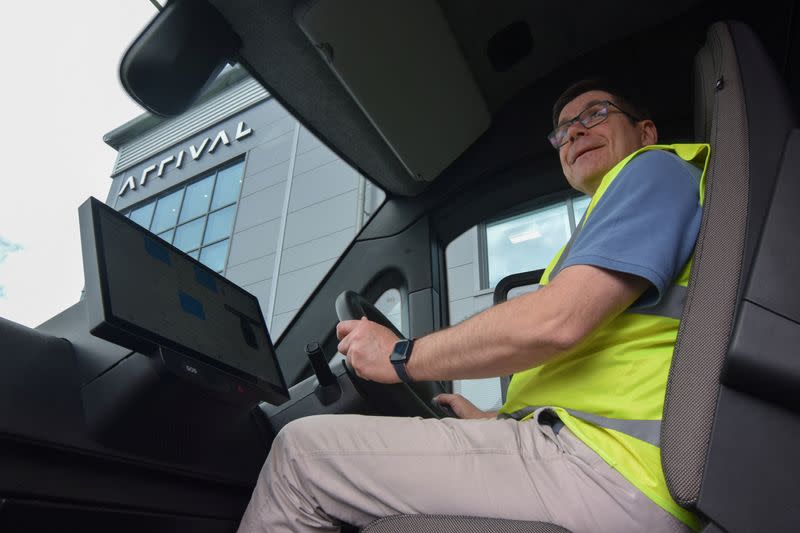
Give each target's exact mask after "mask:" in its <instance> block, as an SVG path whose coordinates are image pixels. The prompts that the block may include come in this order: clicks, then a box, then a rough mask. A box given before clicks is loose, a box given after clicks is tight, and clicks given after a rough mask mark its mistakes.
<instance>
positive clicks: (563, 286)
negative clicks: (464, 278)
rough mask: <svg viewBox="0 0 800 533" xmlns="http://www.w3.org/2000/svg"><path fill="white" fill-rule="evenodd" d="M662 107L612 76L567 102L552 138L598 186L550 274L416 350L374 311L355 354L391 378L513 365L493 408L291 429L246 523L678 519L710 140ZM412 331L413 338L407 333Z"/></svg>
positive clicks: (313, 527)
mask: <svg viewBox="0 0 800 533" xmlns="http://www.w3.org/2000/svg"><path fill="white" fill-rule="evenodd" d="M647 116H648V115H647V112H646V110H644V109H643V108H641V107H639V106H637V105H636V103H635V102H632V101H630V99H628V98H624V97H623V95H622V92H621V91H619V90H617V89H614V88H613V87H611V86H610V85H608V84H606V83H604V82H599V81H591V80H590V81H584V82H579V83H578V84H575V85H573V86H572V87H570V88H569V89H567V91H565V93H564V94H563V95H562V96H561V97H560V98H559V100H558V101H557V102H556V104H555V106H554V112H553V121H554V126H555V129H554V130H553V132H552V133H551V134H550V135H549V137H548V138H549V140H550V141H551V143H552V144H553V147H554V148H556V149H557V150H558V152H559V158H560V161H561V166H562V169H563V172H564V175H565V177H566V179H567V181H568V182H569V184H570V185H571V186H572V187H573V188H575V189H577V190H579V191H581V192H583V193H585V194H588V195H590V196H592V201H591V203H590V205H589V208H588V210H587V212H586V215H585V216H584V219H583V221H582V222H581V225H580V227H579V229H578V230H577V231H576V233H575V234H574V235H573V238H572V239H571V241H570V243H569V244H568V245H567V246H566V248H565V249H564V250H562V252H561V253H560V254H559V256H558V257H556V258H555V259H554V261H553V263H551V265H550V266H549V267H548V269H547V271H546V272H545V275H544V277H543V279H542V285H543V286H542V287H541V288H540V289H539V290H538V291H536V292H533V293H529V294H526V295H523V296H520V297H518V298H515V299H513V300H511V301H508V302H506V303H503V304H501V305H497V306H495V307H492V308H490V309H487V310H486V311H484V312H482V313H480V314H478V315H475V316H474V317H472V318H470V319H468V320H466V321H464V322H462V323H461V324H458V325H456V326H453V327H451V328H449V329H446V330H443V331H439V332H436V333H433V334H430V335H427V336H425V337H422V338H420V339H417V340H416V341H415V342H414V343H413V344H412V351H411V355H410V356H409V357H408V359H407V362H406V364H405V365H403V366H402V367H401V368H396V366H398V365H393V364H392V362H391V361H390V354H391V353H392V352H393V350H395V349H398V350H399V349H400V348H403V347H407V344H408V343H407V342H405V343H403V342H401V343H398V339H397V338H396V337H395V336H394V335H393V334H392V333H391V332H390V331H388V330H387V329H386V328H383V327H382V326H380V325H378V324H375V323H373V322H370V321H368V320H366V319H362V320H352V321H345V322H341V323H339V325H338V326H337V335H338V338H339V339H340V341H341V342H340V344H339V351H340V352H341V353H343V354H345V355H346V357H347V358H348V360H349V362H350V364H351V365H352V367H353V368H354V369H355V371H356V372H357V373H358V374H359V375H360V376H361V377H363V378H365V379H369V380H372V381H377V382H381V383H397V382H399V381H400V380H401V378H403V379H410V380H418V381H430V380H454V379H469V378H485V377H493V376H501V375H507V374H514V378H513V379H512V381H511V385H510V387H509V390H508V399H507V401H506V403H505V405H504V406H503V408H502V409H501V410H500V414H499V416H495V415H496V413H484V412H482V411H480V410H479V409H477V408H476V407H475V406H474V405H472V404H471V403H470V402H469V401H468V400H466V399H465V398H463V397H461V396H459V395H450V394H445V395H440V396H439V398H438V401H439V402H440V403H443V404H447V405H449V406H450V407H451V408H452V409H453V411H454V412H455V413H456V414H457V415H458V416H459V417H460V418H459V419H455V418H445V419H441V420H436V419H421V418H390V417H364V416H357V415H335V416H315V417H309V418H304V419H300V420H296V421H294V422H292V423H290V424H289V425H287V426H286V427H285V428H284V429H283V430H282V431H281V432H280V433H279V435H278V436H277V438H276V440H275V442H274V444H273V447H272V450H271V453H270V456H269V458H268V459H267V461H266V463H265V465H264V468H263V470H262V472H261V476H260V478H259V481H258V485H257V487H256V489H255V491H254V493H253V498H252V500H251V502H250V505H249V507H248V509H247V512H246V513H245V516H244V518H243V520H242V525H241V529H240V531H269V532H283V531H338V530H339V526H338V525H337V524H340V523H342V522H344V523H349V524H354V525H358V526H362V525H365V524H367V523H369V522H371V521H372V520H374V519H376V518H379V517H383V516H389V515H395V514H447V515H468V516H484V517H498V518H509V519H518V520H536V521H545V522H552V523H555V524H559V525H562V526H564V527H566V528H567V529H569V530H571V531H573V532H581V531H679V530H684V529H686V526H687V525H689V526H691V527H694V528H696V527H697V522H696V518H695V517H694V516H693V515H691V514H690V513H688V512H687V511H685V510H683V509H681V508H680V507H679V506H678V505H677V504H675V502H674V501H672V499H671V498H670V496H669V494H668V491H667V488H666V484H665V482H664V480H663V474H662V471H661V463H660V456H659V449H658V445H659V443H658V429H659V427H660V418H661V412H662V410H663V402H664V392H665V387H666V379H667V374H668V371H669V366H670V361H671V357H672V348H673V347H674V343H675V337H676V334H677V327H678V320H679V316H680V308H681V306H682V300H681V296H682V294H683V292H685V287H686V284H687V282H688V273H689V267H690V261H691V255H692V250H693V247H694V242H695V239H696V237H697V233H698V230H699V225H700V216H701V206H700V204H701V190H702V187H701V182H702V177H703V174H704V168H705V166H706V162H707V158H708V152H709V151H708V147H707V145H675V146H662V147H659V148H658V149H655V148H656V147H655V143H656V142H657V139H658V135H657V131H656V127H655V124H654V123H653V122H652V120H650V119H648V118H647ZM396 344H399V345H400V346H399V347H397V348H396Z"/></svg>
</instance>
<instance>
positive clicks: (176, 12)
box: [119, 0, 242, 116]
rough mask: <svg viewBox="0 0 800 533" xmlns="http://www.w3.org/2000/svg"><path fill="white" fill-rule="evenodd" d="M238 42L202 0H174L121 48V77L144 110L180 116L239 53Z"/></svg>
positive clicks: (216, 14) (226, 24)
mask: <svg viewBox="0 0 800 533" xmlns="http://www.w3.org/2000/svg"><path fill="white" fill-rule="evenodd" d="M241 46H242V42H241V39H240V38H239V36H238V35H236V33H234V31H233V30H232V29H231V27H230V25H228V22H227V21H226V20H225V19H224V18H223V17H222V15H221V14H220V13H219V11H217V10H216V9H215V8H214V7H213V6H212V5H210V4H209V3H208V2H207V1H206V0H174V1H172V2H169V3H168V4H167V5H166V7H165V8H164V9H163V10H162V11H161V12H160V13H159V14H158V15H156V17H155V18H154V19H153V20H152V21H151V22H150V24H148V25H147V27H146V28H145V29H144V31H142V33H141V34H140V35H139V37H137V38H136V40H135V41H133V44H131V46H130V47H129V48H128V50H127V51H126V52H125V55H124V57H123V58H122V62H121V64H120V69H119V77H120V81H121V82H122V86H123V87H124V88H125V90H126V91H127V92H128V94H129V95H131V97H132V98H133V99H134V100H136V101H137V102H138V103H139V104H140V105H141V106H142V107H144V108H145V109H147V110H148V111H150V112H152V113H155V114H156V115H161V116H175V115H179V114H180V113H182V112H184V111H186V110H187V109H188V108H189V107H190V106H191V105H192V103H193V102H194V101H195V100H196V99H197V97H199V96H200V94H201V93H202V92H203V89H204V88H205V87H206V86H207V85H208V84H209V83H210V82H211V81H213V80H214V79H215V78H216V77H217V75H218V74H219V73H220V71H221V70H222V69H223V68H224V67H225V65H226V64H227V63H228V62H229V61H230V60H232V59H235V58H236V57H237V54H238V51H239V49H240V48H241Z"/></svg>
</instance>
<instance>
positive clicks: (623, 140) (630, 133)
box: [558, 91, 657, 196]
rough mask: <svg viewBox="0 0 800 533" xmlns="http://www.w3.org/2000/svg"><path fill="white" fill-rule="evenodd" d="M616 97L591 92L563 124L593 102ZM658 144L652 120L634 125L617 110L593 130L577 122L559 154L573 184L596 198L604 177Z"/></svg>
mask: <svg viewBox="0 0 800 533" xmlns="http://www.w3.org/2000/svg"><path fill="white" fill-rule="evenodd" d="M601 100H609V101H611V102H614V101H615V100H614V97H613V96H611V95H610V94H609V93H607V92H605V91H589V92H585V93H583V94H581V95H580V96H578V97H576V98H575V99H573V100H572V101H570V102H569V103H568V104H567V105H566V106H564V109H562V110H561V114H560V115H559V117H558V123H559V124H562V123H564V122H566V121H568V120H571V119H572V118H573V117H575V116H576V115H578V113H580V112H581V111H583V110H584V109H586V107H587V106H589V105H590V104H592V103H593V102H597V101H601ZM656 141H657V135H656V131H655V125H654V124H653V122H652V121H650V120H644V121H641V122H637V123H636V124H632V123H631V121H630V119H629V118H628V117H627V116H626V115H625V114H624V113H621V112H620V111H619V110H617V109H616V108H614V107H609V113H608V118H607V119H606V120H605V122H602V123H600V124H598V125H596V126H594V127H593V128H592V129H587V128H586V127H584V125H583V124H581V123H580V122H578V121H576V122H575V123H573V124H572V125H570V127H569V130H568V132H567V144H565V145H564V146H562V147H561V148H560V149H559V151H558V155H559V159H560V160H561V169H562V170H563V171H564V176H566V178H567V181H568V182H569V184H570V185H571V186H572V187H573V188H574V189H577V190H579V191H581V192H583V193H584V194H588V195H589V196H591V195H593V194H594V193H595V191H596V190H597V188H598V187H599V186H600V181H601V180H602V179H603V176H604V175H605V174H606V173H607V172H608V171H609V170H611V169H612V168H613V167H614V165H616V164H617V163H619V162H620V161H621V160H622V159H624V158H625V156H627V155H629V154H630V153H632V152H633V151H635V150H637V149H639V148H641V147H642V146H645V145H648V144H654V143H655V142H656Z"/></svg>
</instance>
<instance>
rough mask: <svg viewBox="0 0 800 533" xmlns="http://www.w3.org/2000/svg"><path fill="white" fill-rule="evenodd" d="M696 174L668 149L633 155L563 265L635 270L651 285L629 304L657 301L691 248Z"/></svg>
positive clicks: (696, 220)
mask: <svg viewBox="0 0 800 533" xmlns="http://www.w3.org/2000/svg"><path fill="white" fill-rule="evenodd" d="M701 174H702V169H699V168H697V167H695V166H694V165H692V164H690V163H687V162H686V161H684V160H683V159H681V158H680V157H678V156H676V155H675V154H672V153H670V152H666V151H663V150H650V151H647V152H642V153H641V154H639V155H637V156H636V157H635V158H633V159H632V160H631V161H629V162H628V164H627V165H625V166H624V167H623V169H622V170H621V171H620V173H619V174H617V177H616V178H615V179H614V181H613V182H612V183H611V185H610V186H609V187H608V189H606V191H605V193H604V194H603V196H602V197H601V198H600V201H598V202H597V205H595V207H594V209H593V210H592V214H591V217H589V218H588V220H586V221H585V224H583V228H582V229H581V230H580V233H579V234H578V236H577V237H576V238H575V241H574V242H573V244H572V249H571V250H570V252H569V255H568V256H567V258H566V260H565V261H564V263H563V264H562V268H566V267H568V266H572V265H593V266H597V267H601V268H605V269H609V270H615V271H618V272H625V273H628V274H634V275H636V276H639V277H642V278H644V279H646V280H647V281H649V282H650V283H651V287H650V288H649V289H648V290H646V291H645V293H644V294H643V295H642V296H641V297H640V298H639V299H638V300H637V301H636V302H634V304H633V305H632V306H631V308H636V307H639V308H641V307H649V306H652V305H655V304H656V303H658V302H659V301H660V299H661V297H662V295H663V294H664V293H665V292H666V290H667V289H668V288H669V286H670V285H671V283H672V281H673V280H674V279H675V278H676V277H677V276H678V274H679V273H680V271H681V270H682V269H683V267H684V266H685V265H686V262H687V261H688V260H689V257H691V255H692V251H693V250H694V244H695V241H696V240H697V234H698V232H699V230H700V218H701V216H702V208H701V206H700V197H699V189H700V176H701ZM584 219H586V215H584Z"/></svg>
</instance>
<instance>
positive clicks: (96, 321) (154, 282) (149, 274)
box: [79, 198, 288, 404]
mask: <svg viewBox="0 0 800 533" xmlns="http://www.w3.org/2000/svg"><path fill="white" fill-rule="evenodd" d="M79 214H80V220H81V240H82V246H83V255H84V271H85V275H86V303H87V309H88V315H89V319H90V328H91V331H92V333H93V334H94V335H96V336H98V337H101V338H104V339H106V340H108V341H111V342H114V343H116V344H120V345H122V346H126V347H128V348H131V349H133V350H137V351H140V352H143V353H148V352H149V353H155V352H156V351H159V350H160V352H161V356H162V357H164V359H165V363H167V366H168V367H170V368H171V369H172V370H173V371H181V370H182V371H185V372H187V373H189V374H190V375H189V376H187V377H190V378H192V377H194V378H196V379H201V378H204V380H205V381H207V382H208V383H206V384H208V385H212V386H214V387H215V388H218V389H219V388H220V387H221V388H222V389H223V390H226V391H227V390H230V391H231V392H232V393H234V394H235V393H236V392H237V391H238V392H240V393H242V392H244V390H243V388H247V389H248V392H251V393H252V392H253V391H255V392H256V395H257V396H258V397H259V399H261V400H264V401H267V402H270V403H274V404H279V403H282V402H284V401H286V400H287V399H288V390H287V387H286V382H285V380H284V377H283V375H282V373H281V371H280V367H279V365H278V361H277V357H276V354H275V350H274V348H273V345H272V340H271V339H270V336H269V332H268V331H267V326H266V323H265V321H264V316H263V314H262V312H261V307H260V306H259V303H258V299H257V298H256V297H255V296H253V295H252V294H250V293H249V292H247V291H245V290H244V289H242V288H241V287H239V286H237V285H236V284H234V283H232V282H231V281H229V280H227V279H226V278H224V277H223V276H221V275H220V274H218V273H216V272H214V271H213V270H211V269H210V268H208V267H206V266H205V265H203V264H202V263H200V262H199V261H197V260H195V259H193V258H191V257H190V256H188V255H187V254H185V253H184V252H181V251H180V250H179V249H177V248H175V247H174V246H172V245H171V244H169V243H167V242H166V241H164V240H162V239H160V238H159V237H158V236H156V235H154V234H153V233H151V232H149V231H147V230H146V229H144V228H143V227H141V226H139V225H138V224H136V223H135V222H132V221H131V220H129V219H127V218H126V217H125V216H123V215H121V214H120V213H118V212H116V211H115V210H114V209H112V208H110V207H108V206H106V205H105V204H103V203H102V202H100V201H98V200H97V199H94V198H90V199H89V200H87V201H86V202H85V203H84V204H83V205H82V206H81V207H80V210H79ZM165 354H169V357H167V356H165ZM187 361H188V362H187ZM194 362H196V363H197V364H193V363H194ZM191 374H194V376H192V375H191ZM201 380H202V379H201Z"/></svg>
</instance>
